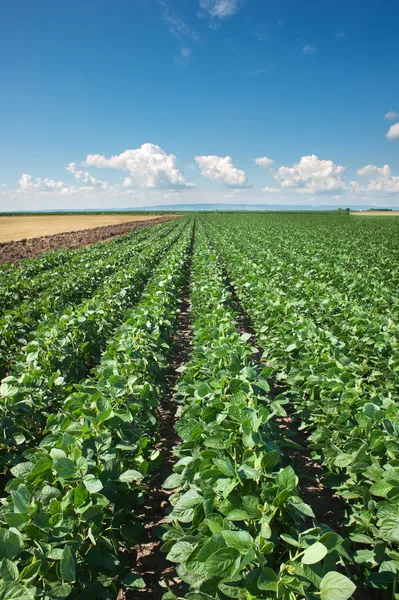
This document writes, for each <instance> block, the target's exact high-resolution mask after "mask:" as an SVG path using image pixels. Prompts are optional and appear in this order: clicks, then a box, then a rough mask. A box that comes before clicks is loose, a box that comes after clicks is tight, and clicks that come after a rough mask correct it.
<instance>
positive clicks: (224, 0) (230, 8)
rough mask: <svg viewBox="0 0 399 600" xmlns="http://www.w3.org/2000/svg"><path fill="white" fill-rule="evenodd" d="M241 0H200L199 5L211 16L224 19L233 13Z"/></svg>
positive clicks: (237, 9) (236, 10)
mask: <svg viewBox="0 0 399 600" xmlns="http://www.w3.org/2000/svg"><path fill="white" fill-rule="evenodd" d="M242 5H243V1H242V0H200V6H201V8H202V9H204V10H205V11H206V12H207V13H209V14H210V16H211V17H217V18H218V19H226V18H227V17H232V16H233V15H235V14H236V13H237V12H238V11H239V10H240V9H241V7H242Z"/></svg>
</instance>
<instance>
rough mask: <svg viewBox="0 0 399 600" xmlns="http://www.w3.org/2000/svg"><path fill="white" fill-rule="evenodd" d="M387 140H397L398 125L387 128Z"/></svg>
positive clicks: (398, 138) (398, 135)
mask: <svg viewBox="0 0 399 600" xmlns="http://www.w3.org/2000/svg"><path fill="white" fill-rule="evenodd" d="M387 138H388V140H399V123H395V125H392V126H391V127H390V128H389V131H388V133H387Z"/></svg>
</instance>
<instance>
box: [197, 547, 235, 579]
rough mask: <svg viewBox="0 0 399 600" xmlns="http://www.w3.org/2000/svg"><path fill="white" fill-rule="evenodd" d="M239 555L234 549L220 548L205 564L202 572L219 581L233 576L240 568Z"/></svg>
mask: <svg viewBox="0 0 399 600" xmlns="http://www.w3.org/2000/svg"><path fill="white" fill-rule="evenodd" d="M240 559H241V554H240V552H239V551H238V550H237V549H236V548H221V549H219V550H217V551H216V552H215V553H214V554H212V555H211V556H210V557H209V558H208V560H207V561H206V562H205V565H204V571H205V573H207V574H208V575H211V576H217V577H220V578H221V579H223V578H225V577H231V576H232V575H235V573H236V572H237V571H238V569H239V567H240Z"/></svg>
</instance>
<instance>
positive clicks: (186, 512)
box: [169, 490, 202, 523]
mask: <svg viewBox="0 0 399 600" xmlns="http://www.w3.org/2000/svg"><path fill="white" fill-rule="evenodd" d="M200 504H202V496H200V494H198V492H196V491H195V490H188V492H186V493H185V494H183V496H180V498H179V499H178V501H177V502H176V504H175V506H174V507H173V511H172V513H171V514H170V517H169V518H170V519H172V520H173V519H177V520H178V521H180V522H181V523H190V522H191V521H192V520H193V516H194V510H195V508H196V507H197V506H199V505H200Z"/></svg>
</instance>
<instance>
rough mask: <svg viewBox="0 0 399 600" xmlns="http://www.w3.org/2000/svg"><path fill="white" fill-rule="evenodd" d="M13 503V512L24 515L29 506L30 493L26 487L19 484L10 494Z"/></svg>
mask: <svg viewBox="0 0 399 600" xmlns="http://www.w3.org/2000/svg"><path fill="white" fill-rule="evenodd" d="M11 496H12V499H13V503H14V512H16V513H22V514H26V513H27V512H28V509H29V504H30V492H29V490H28V488H27V487H26V485H24V484H23V483H21V485H19V486H18V488H17V489H16V490H15V491H12V492H11Z"/></svg>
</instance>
